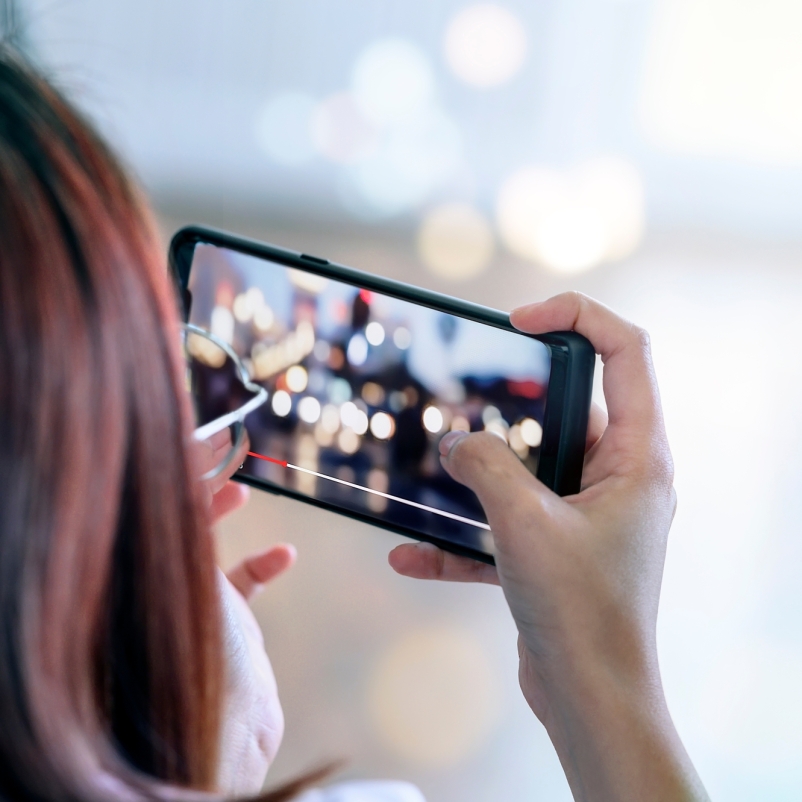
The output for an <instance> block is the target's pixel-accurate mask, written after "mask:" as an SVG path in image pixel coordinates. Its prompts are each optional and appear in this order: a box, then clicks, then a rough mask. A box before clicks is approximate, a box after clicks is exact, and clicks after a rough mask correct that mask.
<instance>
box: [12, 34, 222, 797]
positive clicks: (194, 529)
mask: <svg viewBox="0 0 802 802" xmlns="http://www.w3.org/2000/svg"><path fill="white" fill-rule="evenodd" d="M153 230H154V229H153V226H152V225H151V223H150V221H149V219H148V216H147V213H146V211H145V208H144V206H143V205H142V204H141V203H140V201H139V199H138V196H137V193H136V191H135V189H134V188H133V187H132V185H131V184H130V183H129V181H128V180H127V179H126V177H125V175H124V173H123V171H122V170H121V169H120V168H119V166H118V164H117V162H116V160H115V158H114V157H113V156H112V155H111V154H110V153H109V151H108V150H107V149H106V148H105V147H104V145H103V144H102V143H101V142H100V140H99V139H98V138H97V137H96V136H95V135H94V134H93V133H92V130H91V127H89V126H88V125H87V124H86V123H85V122H84V121H83V120H82V119H81V117H80V116H79V115H78V114H77V113H76V112H75V110H74V109H73V108H72V107H71V106H70V105H69V104H68V103H67V102H66V101H65V100H64V98H63V97H62V96H61V95H60V94H59V93H57V92H56V91H55V90H53V89H52V87H51V86H50V85H49V84H48V83H47V82H45V81H44V80H43V79H42V78H40V77H39V76H38V75H37V74H36V73H35V72H33V71H32V70H31V69H29V68H28V67H27V66H25V64H24V63H23V62H22V61H20V60H19V59H18V58H17V57H16V56H15V55H14V54H13V53H11V52H10V51H9V50H7V49H1V48H0V627H1V629H0V637H2V643H0V798H3V799H12V798H13V799H25V798H29V799H33V798H37V799H54V798H56V797H58V798H59V799H69V798H74V797H76V796H82V797H86V796H87V795H91V794H92V788H93V786H92V784H93V780H92V778H93V777H98V776H104V775H105V776H107V777H108V776H116V777H118V778H120V779H122V780H123V781H124V782H126V783H131V786H132V787H135V786H136V785H137V784H138V783H139V782H140V781H142V782H145V781H146V778H147V777H155V778H162V779H165V780H169V781H174V782H178V783H179V784H182V785H185V786H191V787H195V788H209V787H211V786H212V785H213V782H214V773H215V770H216V750H217V738H218V732H219V718H220V707H221V693H222V691H221V684H222V672H223V668H222V666H221V663H220V660H221V658H220V654H221V650H220V622H219V616H218V608H217V589H216V576H215V568H214V555H213V547H212V543H211V541H210V538H209V535H208V531H207V525H206V521H205V518H204V515H203V510H202V505H199V503H198V501H199V500H198V496H197V492H198V491H197V489H196V483H195V482H193V480H192V475H191V474H192V468H191V465H190V461H189V455H188V452H187V450H186V447H185V443H186V438H187V436H188V433H189V425H190V424H189V417H188V410H187V405H186V401H185V399H184V395H185V392H184V390H183V387H182V378H181V377H182V374H181V369H180V365H179V356H178V347H177V346H178V331H177V316H176V313H175V311H174V304H173V298H172V293H171V290H170V286H169V281H168V278H167V272H166V267H165V264H164V262H163V259H162V258H161V257H160V255H159V254H160V251H161V248H160V246H159V244H158V241H157V238H156V237H155V236H154V234H153Z"/></svg>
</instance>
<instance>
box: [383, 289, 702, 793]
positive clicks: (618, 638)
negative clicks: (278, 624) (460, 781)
mask: <svg viewBox="0 0 802 802" xmlns="http://www.w3.org/2000/svg"><path fill="white" fill-rule="evenodd" d="M511 319H512V322H513V324H514V325H515V326H516V327H517V328H518V329H520V330H521V331H526V332H529V333H532V334H540V333H544V332H547V331H560V330H570V329H573V330H575V331H578V332H579V333H581V334H584V335H585V336H586V337H587V338H588V339H589V340H590V341H591V342H592V343H593V345H594V346H595V348H596V351H597V353H599V354H601V357H602V361H603V363H604V375H603V382H604V395H605V400H606V402H607V407H608V410H609V420H607V419H606V416H605V415H604V413H603V412H602V411H601V410H600V409H598V408H596V409H594V411H593V414H592V417H591V425H590V432H589V437H588V451H587V456H586V461H585V468H584V475H583V487H582V490H581V492H580V493H578V494H577V495H575V496H569V497H565V498H559V497H558V496H556V495H555V494H554V493H552V492H551V491H550V490H549V489H548V488H546V487H545V486H544V485H542V484H541V483H540V482H538V481H537V479H535V478H534V477H533V476H532V475H531V474H530V473H529V472H528V471H527V470H526V469H525V468H524V467H523V465H522V464H521V462H520V461H519V460H518V459H517V457H515V455H514V454H513V452H512V451H511V450H510V449H509V448H508V447H507V446H506V444H505V443H504V442H503V441H502V440H501V439H500V438H498V437H496V436H494V435H492V434H488V433H484V432H482V433H475V434H466V433H461V432H451V433H449V434H447V435H446V436H445V437H443V439H442V441H441V444H440V454H441V462H442V464H443V467H444V468H445V469H446V471H448V473H449V474H450V475H451V476H452V477H454V479H456V480H457V481H459V482H462V483H463V484H465V485H467V486H468V487H470V488H471V489H472V490H473V491H474V492H475V493H476V494H477V495H478V497H479V500H480V501H481V503H482V506H483V508H484V510H485V512H486V514H487V517H488V521H489V523H490V526H491V527H492V530H493V536H494V540H495V546H496V566H495V567H493V566H489V565H485V564H483V563H478V562H475V561H472V560H469V559H466V558H463V557H457V556H455V555H452V554H448V553H446V552H443V551H441V550H440V549H437V548H436V547H434V546H431V545H429V544H422V543H419V544H404V545H402V546H399V547H397V548H396V549H394V550H393V551H392V552H391V553H390V556H389V560H390V564H391V566H392V567H393V568H394V569H395V570H396V571H397V572H398V573H400V574H404V575H405V576H410V577H415V578H419V579H439V580H446V581H456V582H486V583H491V584H497V585H500V586H501V588H502V590H503V592H504V595H505V597H506V600H507V602H508V604H509V607H510V611H511V613H512V615H513V618H514V619H515V623H516V625H517V628H518V633H519V636H518V653H519V658H520V667H519V679H520V684H521V689H522V691H523V694H524V697H525V698H526V700H527V702H528V703H529V705H530V707H531V708H532V711H533V712H534V713H535V715H536V716H537V717H538V718H539V719H540V721H541V722H542V723H543V724H544V726H545V727H546V730H547V731H548V733H549V736H550V737H551V740H552V743H553V744H554V747H555V749H556V751H557V754H558V756H559V758H560V761H561V763H562V766H563V769H564V771H565V774H566V777H567V779H568V782H569V785H570V787H571V791H572V792H573V795H574V798H575V799H576V800H582V802H591V801H592V802H602V800H604V802H613V801H615V802H628V801H629V800H632V802H635V800H644V799H649V800H652V801H653V802H658V800H666V802H668V801H669V800H670V801H671V802H675V801H676V802H679V801H680V800H682V802H686V801H687V802H691V800H693V801H696V800H707V799H708V796H707V794H706V792H705V790H704V788H703V786H702V783H701V781H700V779H699V777H698V775H697V773H696V771H695V769H694V767H693V764H692V763H691V761H690V759H689V757H688V755H687V753H686V752H685V749H684V747H683V745H682V742H681V741H680V738H679V736H678V734H677V731H676V729H675V727H674V724H673V722H672V720H671V716H670V714H669V711H668V706H667V704H666V699H665V695H664V692H663V687H662V682H661V679H660V671H659V667H658V661H657V647H656V634H655V633H656V622H657V609H658V601H659V597H660V585H661V581H662V575H663V564H664V560H665V550H666V540H667V536H668V531H669V528H670V526H671V522H672V519H673V516H674V510H675V507H676V495H675V493H674V489H673V486H672V482H673V464H672V460H671V453H670V451H669V447H668V442H667V439H666V434H665V429H664V425H663V416H662V411H661V406H660V397H659V393H658V389H657V382H656V379H655V375H654V369H653V367H652V359H651V353H650V347H649V339H648V336H647V334H646V332H644V331H643V330H642V329H639V328H638V327H636V326H634V325H633V324H631V323H629V322H628V321H626V320H624V319H622V318H620V317H619V316H618V315H616V314H614V313H613V312H612V311H610V310H609V309H607V308H606V307H605V306H603V305H602V304H599V303H597V302H595V301H593V300H591V299H590V298H587V297H586V296H583V295H581V294H579V293H566V294H564V295H559V296H556V297H555V298H552V299H550V300H548V301H546V302H544V303H539V304H531V305H529V306H524V307H521V308H519V309H516V310H515V311H514V312H513V313H512V315H511Z"/></svg>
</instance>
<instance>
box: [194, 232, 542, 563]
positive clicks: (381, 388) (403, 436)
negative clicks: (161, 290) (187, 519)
mask: <svg viewBox="0 0 802 802" xmlns="http://www.w3.org/2000/svg"><path fill="white" fill-rule="evenodd" d="M189 289H190V291H191V293H192V306H191V312H190V316H189V321H190V322H191V323H194V324H196V325H198V326H202V327H203V328H206V329H208V330H210V331H211V332H212V333H213V334H215V335H217V336H218V337H220V338H222V339H223V340H225V341H226V342H227V343H229V344H230V345H231V346H232V347H233V349H234V350H235V351H236V353H237V354H239V355H240V357H241V358H242V359H243V362H244V363H245V366H246V367H247V369H248V371H249V373H250V375H251V377H252V379H253V380H254V381H255V382H256V383H257V384H260V385H262V386H263V387H265V388H266V389H267V391H268V394H269V396H268V401H267V403H266V404H265V405H264V406H262V407H260V408H259V409H257V410H256V411H254V412H253V413H251V414H250V415H249V416H248V418H247V419H246V426H247V429H248V433H249V436H250V443H251V446H250V454H249V456H248V458H247V460H246V461H245V463H244V465H243V467H242V468H241V469H240V474H245V475H247V476H249V477H252V478H254V479H259V480H263V481H266V482H268V483H270V484H272V485H277V486H279V487H281V488H285V489H287V490H292V491H295V492H296V493H298V494H300V495H302V496H306V497H309V498H312V499H317V500H319V501H323V502H326V503H328V504H333V505H335V506H337V507H338V508H341V509H344V510H348V511H353V512H356V513H359V514H361V515H362V516H367V517H369V518H370V519H373V520H375V521H376V522H377V523H380V524H381V523H384V524H389V525H390V526H396V527H404V528H405V529H408V530H412V531H413V532H417V533H420V534H421V535H424V536H426V537H429V538H436V539H439V540H444V541H447V542H449V543H453V544H454V545H458V546H461V547H465V548H469V549H473V550H478V551H481V552H483V553H485V554H492V543H493V541H492V536H491V534H490V531H489V526H488V524H487V518H486V517H485V514H484V512H483V511H482V507H481V505H480V504H479V500H478V499H477V497H476V496H475V495H474V493H473V492H472V491H470V490H468V489H467V488H466V487H465V486H463V485H461V484H459V483H458V482H455V481H454V480H453V479H452V478H451V477H450V476H449V475H448V474H447V473H446V472H445V470H444V469H443V468H442V466H441V465H440V460H439V452H438V443H439V441H440V438H441V437H442V436H443V435H444V434H445V433H446V432H448V431H452V430H458V429H459V430H465V431H479V430H482V429H484V430H488V431H490V432H493V433H494V434H496V435H498V436H499V437H501V438H503V439H504V440H505V441H506V442H507V443H508V444H509V446H510V448H512V449H513V451H514V452H515V453H516V454H517V455H518V457H519V458H520V459H521V460H522V462H523V463H524V464H525V465H526V466H527V468H528V469H529V470H530V471H532V472H533V473H535V472H536V470H537V462H538V454H539V448H540V442H541V439H542V434H543V429H542V424H543V413H544V407H545V401H546V394H547V389H548V380H549V369H550V356H549V351H548V348H547V347H546V346H545V345H544V344H543V343H541V342H539V341H538V340H535V339H532V338H531V337H528V336H525V335H522V334H516V333H514V332H510V331H505V330H503V329H499V328H495V327H493V326H490V325H487V324H484V323H478V322H476V321H473V320H469V319H466V318H463V317H459V316H457V315H453V314H448V313H444V312H441V311H437V310H434V309H431V308H428V307H425V306H421V305H418V304H415V303H412V302H410V301H406V300H402V299H399V298H395V297H391V296H389V295H383V294H380V293H377V292H372V291H368V290H366V289H364V288H360V287H356V286H353V285H352V284H348V283H345V282H342V281H338V280H334V279H330V278H324V277H321V276H318V275H316V274H313V273H308V272H305V271H301V270H297V269H294V268H291V267H286V266H284V265H281V264H278V263H275V262H271V261H269V260H266V259H264V258H257V257H254V256H251V255H247V254H243V253H240V252H237V251H234V250H230V249H227V248H222V247H217V246H214V245H208V244H198V245H197V246H196V247H195V250H194V255H193V261H192V268H191V271H190V278H189Z"/></svg>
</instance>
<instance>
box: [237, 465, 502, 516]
mask: <svg viewBox="0 0 802 802" xmlns="http://www.w3.org/2000/svg"><path fill="white" fill-rule="evenodd" d="M248 456H249V457H256V459H263V460H264V461H265V462H272V463H274V464H275V465H281V467H282V468H292V470H294V471H300V472H301V473H307V474H309V475H310V476H316V477H317V478H318V479H326V480H328V481H329V482H335V483H336V484H338V485H345V486H346V487H353V488H354V489H355V490H362V491H363V492H365V493H372V494H373V495H374V496H381V497H382V498H386V499H389V500H390V501H398V502H399V503H401V504H406V505H407V506H408V507H416V508H417V509H419V510H425V511H426V512H433V513H434V514H435V515H442V516H443V518H451V520H453V521H460V522H462V523H464V524H468V525H469V526H476V527H478V528H479V529H487V530H488V531H490V527H489V526H488V525H487V524H486V523H484V522H483V521H474V520H473V519H472V518H466V517H465V516H463V515H457V514H456V513H453V512H446V511H445V510H438V509H437V508H436V507H430V506H429V505H428V504H419V503H418V502H417V501H410V499H408V498H400V497H399V496H391V495H390V494H389V493H383V492H382V491H381V490H373V489H372V488H370V487H365V486H364V485H357V484H354V483H353V482H346V481H345V479H338V478H337V477H336V476H329V475H328V474H325V473H318V472H317V471H313V470H312V469H311V468H302V467H301V466H300V465H293V464H292V463H291V462H287V461H286V460H283V459H274V458H273V457H266V456H264V454H257V453H256V452H255V451H249V452H248Z"/></svg>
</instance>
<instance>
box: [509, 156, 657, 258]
mask: <svg viewBox="0 0 802 802" xmlns="http://www.w3.org/2000/svg"><path fill="white" fill-rule="evenodd" d="M496 216H497V221H498V227H499V233H500V235H501V238H502V240H503V241H504V243H505V244H506V245H507V247H508V248H509V249H510V250H511V251H512V252H513V253H516V254H518V255H519V256H522V257H524V258H526V259H531V260H533V261H536V262H540V263H541V264H543V265H544V266H546V267H549V268H552V269H553V270H556V271H558V272H565V273H576V272H581V271H584V270H588V269H590V268H592V267H596V266H597V265H599V264H601V263H602V262H604V261H607V260H614V259H622V258H624V257H626V256H629V255H630V254H631V253H632V252H633V251H634V250H635V248H636V247H637V246H638V245H639V243H640V240H641V237H642V235H643V224H644V198H643V188H642V186H641V181H640V177H639V175H638V172H637V170H636V169H635V168H634V167H632V165H630V164H628V163H627V162H625V161H624V160H623V159H618V158H614V157H606V158H598V159H593V160H591V161H588V162H585V163H583V164H580V165H577V166H576V167H575V168H574V169H573V170H571V171H568V172H565V173H561V172H558V171H556V170H553V169H548V168H545V167H524V168H522V169H520V170H518V171H517V172H515V173H513V175H511V176H510V177H509V178H508V179H507V180H506V181H505V182H504V184H503V185H502V187H501V190H500V191H499V195H498V201H497V206H496Z"/></svg>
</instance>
